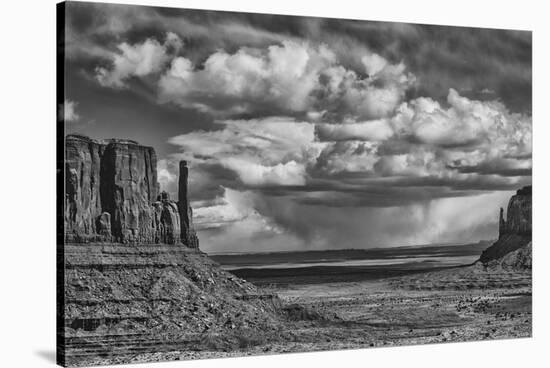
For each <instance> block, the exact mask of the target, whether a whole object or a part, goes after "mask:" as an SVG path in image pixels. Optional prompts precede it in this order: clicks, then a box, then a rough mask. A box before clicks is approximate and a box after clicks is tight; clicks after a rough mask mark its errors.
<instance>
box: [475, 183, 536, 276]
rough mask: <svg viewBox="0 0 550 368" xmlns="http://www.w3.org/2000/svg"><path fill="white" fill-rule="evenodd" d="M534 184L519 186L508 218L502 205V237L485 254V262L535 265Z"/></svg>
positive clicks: (506, 266)
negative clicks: (532, 243)
mask: <svg viewBox="0 0 550 368" xmlns="http://www.w3.org/2000/svg"><path fill="white" fill-rule="evenodd" d="M532 207H533V205H532V187H531V186H526V187H523V188H521V189H519V190H518V191H517V192H516V194H515V195H514V196H512V198H510V201H509V202H508V209H507V211H506V219H504V209H503V208H501V209H500V218H499V236H498V240H497V241H496V242H495V243H494V244H493V245H491V246H490V247H489V248H487V249H486V250H485V251H483V253H482V254H481V257H480V259H479V261H480V262H481V263H482V264H483V265H484V266H489V267H496V266H500V267H502V268H511V269H512V268H521V269H531V260H532V257H531V247H532V245H531V240H532V210H533V208H532Z"/></svg>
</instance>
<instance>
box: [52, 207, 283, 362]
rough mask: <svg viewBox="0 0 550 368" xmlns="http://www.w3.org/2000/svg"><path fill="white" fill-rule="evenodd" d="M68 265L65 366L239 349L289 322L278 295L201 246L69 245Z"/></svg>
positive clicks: (63, 330) (260, 340)
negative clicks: (227, 268) (235, 272)
mask: <svg viewBox="0 0 550 368" xmlns="http://www.w3.org/2000/svg"><path fill="white" fill-rule="evenodd" d="M172 204H173V203H169V204H168V207H169V208H173V207H172ZM163 205H164V204H163ZM64 261H65V278H64V295H65V297H64V301H65V303H64V305H63V306H60V308H63V320H62V323H63V326H61V331H60V332H59V333H60V334H61V335H62V336H61V339H60V340H59V341H60V344H61V345H60V346H59V347H58V348H59V349H60V352H61V357H60V361H59V363H60V364H62V365H64V366H81V365H85V366H89V365H97V364H106V363H113V364H114V363H127V362H130V361H132V359H136V357H137V356H139V355H141V354H144V355H145V356H151V355H153V354H160V353H163V352H171V351H180V352H185V351H234V350H236V349H239V348H242V347H243V343H245V344H246V345H245V346H248V345H256V344H263V343H265V341H266V338H268V337H269V336H274V335H276V334H277V331H278V329H280V328H281V323H282V320H283V319H284V317H285V316H284V314H283V313H282V312H281V301H280V299H279V298H278V297H277V296H276V295H273V294H263V293H262V292H261V290H260V289H258V288H256V287H255V286H254V285H252V284H250V283H248V282H246V281H244V280H241V279H239V278H238V277H236V276H234V275H232V274H230V273H228V272H225V271H224V270H222V269H221V268H220V267H219V266H218V265H217V264H216V263H215V262H214V261H212V260H210V259H209V258H208V256H207V255H206V254H204V253H202V252H201V251H200V250H197V249H190V248H188V247H183V246H171V245H164V244H161V245H152V244H148V245H139V244H138V245H132V244H107V243H87V244H66V245H65V249H64ZM144 359H146V358H144ZM148 359H149V360H152V358H148ZM146 360H147V359H146Z"/></svg>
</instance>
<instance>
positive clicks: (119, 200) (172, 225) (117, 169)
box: [64, 135, 198, 248]
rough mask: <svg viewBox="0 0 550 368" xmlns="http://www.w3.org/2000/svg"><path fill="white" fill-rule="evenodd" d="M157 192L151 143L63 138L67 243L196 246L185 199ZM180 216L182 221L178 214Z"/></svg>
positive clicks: (184, 178)
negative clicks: (171, 197)
mask: <svg viewBox="0 0 550 368" xmlns="http://www.w3.org/2000/svg"><path fill="white" fill-rule="evenodd" d="M183 167H185V171H184V172H183V175H182V178H180V191H179V192H180V195H182V194H184V197H183V198H179V201H178V202H177V201H172V200H170V199H169V198H168V195H167V194H166V193H161V194H159V184H158V181H157V169H156V168H157V157H156V154H155V150H154V149H153V148H152V147H146V146H142V145H140V144H138V143H137V142H135V141H131V140H119V139H110V140H101V141H98V140H93V139H90V138H88V137H84V136H78V135H69V136H67V137H66V141H65V211H64V223H65V239H66V241H70V242H95V241H100V242H117V243H164V244H186V245H189V246H190V247H193V248H198V239H196V235H195V232H194V230H193V227H192V220H191V213H192V212H191V208H190V206H189V200H188V199H187V166H186V165H183ZM182 214H184V215H185V218H184V219H183V220H184V221H183V222H182V218H181V215H182Z"/></svg>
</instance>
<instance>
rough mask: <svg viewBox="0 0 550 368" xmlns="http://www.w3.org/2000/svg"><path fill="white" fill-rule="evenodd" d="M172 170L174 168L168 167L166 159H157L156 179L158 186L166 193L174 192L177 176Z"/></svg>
mask: <svg viewBox="0 0 550 368" xmlns="http://www.w3.org/2000/svg"><path fill="white" fill-rule="evenodd" d="M172 170H174V168H169V162H168V160H167V159H161V160H158V161H157V179H158V182H159V185H160V188H161V190H165V191H167V192H168V193H175V192H176V184H177V180H178V176H177V175H176V174H175V172H173V171H172Z"/></svg>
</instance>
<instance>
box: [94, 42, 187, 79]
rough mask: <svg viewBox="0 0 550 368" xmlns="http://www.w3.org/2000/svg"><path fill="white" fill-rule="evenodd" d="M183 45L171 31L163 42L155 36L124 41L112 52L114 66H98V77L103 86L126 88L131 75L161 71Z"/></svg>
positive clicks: (145, 74) (140, 75) (138, 75)
mask: <svg viewBox="0 0 550 368" xmlns="http://www.w3.org/2000/svg"><path fill="white" fill-rule="evenodd" d="M181 47H182V41H181V40H180V38H179V37H178V36H177V35H176V34H174V33H170V32H168V33H167V34H166V40H165V42H164V43H163V44H160V43H159V42H158V41H157V40H155V39H153V38H148V39H146V40H145V41H144V42H143V43H136V44H134V45H130V44H128V43H126V42H123V43H121V44H119V45H118V46H117V48H118V50H117V51H116V52H113V53H112V54H111V58H112V60H111V61H112V67H109V68H105V67H97V68H96V78H97V80H98V81H99V83H100V84H101V85H102V86H106V87H113V88H124V87H126V86H127V85H126V80H127V79H128V78H130V77H144V76H147V75H149V74H151V73H158V72H160V71H161V69H162V68H163V66H164V65H165V64H166V63H167V62H168V61H169V60H170V58H171V56H170V55H171V53H174V52H177V51H178V50H179V49H180V48H181Z"/></svg>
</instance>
